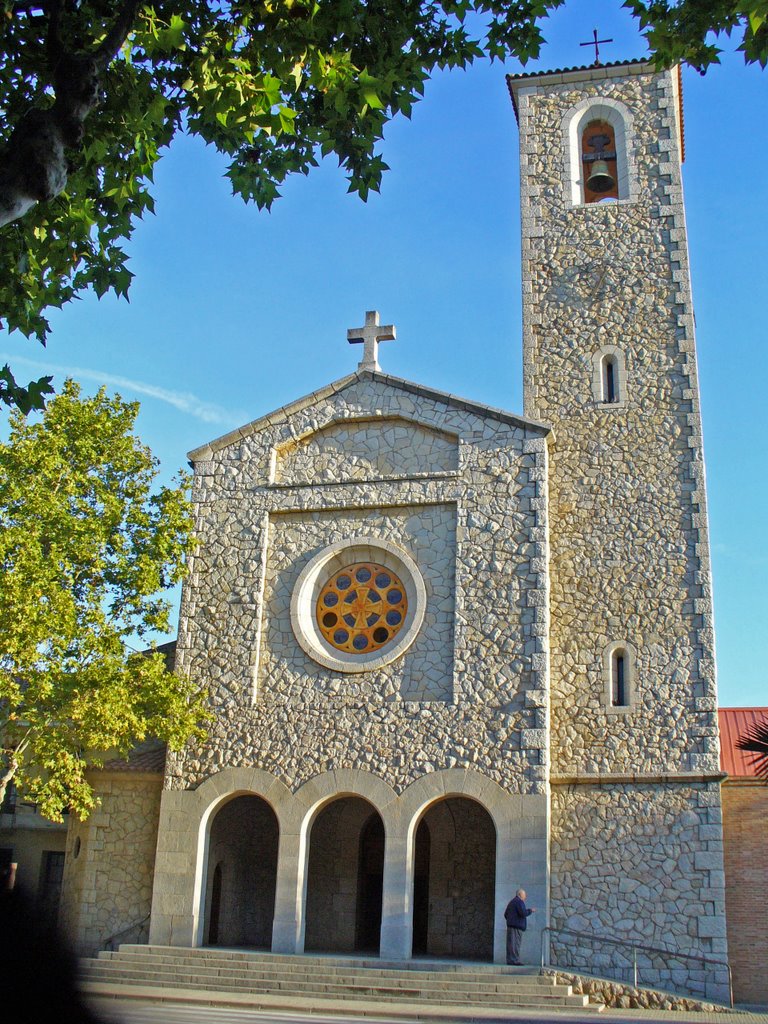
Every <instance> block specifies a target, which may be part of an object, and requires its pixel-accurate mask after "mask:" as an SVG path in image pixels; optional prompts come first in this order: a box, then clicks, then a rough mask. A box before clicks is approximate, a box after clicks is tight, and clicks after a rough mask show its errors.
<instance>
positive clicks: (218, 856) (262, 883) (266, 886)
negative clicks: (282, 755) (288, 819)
mask: <svg viewBox="0 0 768 1024" xmlns="http://www.w3.org/2000/svg"><path fill="white" fill-rule="evenodd" d="M279 838H280V836H279V828H278V824H277V818H276V817H275V812H274V811H273V810H272V808H271V807H270V806H269V804H268V803H267V802H266V801H265V800H262V799H261V797H258V796H250V795H249V796H238V797H234V798H233V799H232V800H229V801H228V802H227V803H226V804H224V806H223V807H222V808H221V810H220V811H219V812H218V813H217V814H216V817H215V818H214V820H213V823H212V825H211V834H210V840H209V844H208V886H207V891H206V919H205V931H204V937H205V939H204V941H205V942H207V943H208V944H209V945H220V946H244V947H246V948H248V949H271V947H272V921H273V918H274V916H275V886H276V883H277V848H278V842H279Z"/></svg>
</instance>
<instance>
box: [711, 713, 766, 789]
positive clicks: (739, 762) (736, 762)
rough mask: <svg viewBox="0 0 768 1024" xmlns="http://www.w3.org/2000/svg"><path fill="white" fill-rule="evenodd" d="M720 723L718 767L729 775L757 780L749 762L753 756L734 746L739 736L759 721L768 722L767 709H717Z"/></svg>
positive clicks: (753, 768)
mask: <svg viewBox="0 0 768 1024" xmlns="http://www.w3.org/2000/svg"><path fill="white" fill-rule="evenodd" d="M717 716H718V719H719V722H720V767H721V768H722V770H723V771H724V772H727V773H728V774H729V775H736V776H740V777H742V778H753V779H756V778H758V775H757V772H756V771H755V767H754V765H753V764H751V763H750V762H751V761H752V758H753V757H754V754H750V753H749V751H748V750H739V748H738V747H737V746H736V744H737V742H738V739H739V736H743V735H744V733H745V732H746V731H747V729H749V728H750V726H752V725H756V724H757V723H758V722H761V721H768V708H718V711H717Z"/></svg>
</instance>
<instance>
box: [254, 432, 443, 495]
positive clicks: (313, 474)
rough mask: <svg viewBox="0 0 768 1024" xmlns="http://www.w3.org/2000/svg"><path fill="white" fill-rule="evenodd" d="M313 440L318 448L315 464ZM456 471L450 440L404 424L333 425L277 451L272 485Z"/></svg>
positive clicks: (315, 451) (385, 477)
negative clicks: (320, 457)
mask: <svg viewBox="0 0 768 1024" xmlns="http://www.w3.org/2000/svg"><path fill="white" fill-rule="evenodd" d="M318 441H320V442H321V444H322V448H323V459H322V462H321V463H320V465H318V461H317V458H316V456H317V445H318ZM425 467H429V468H428V469H426V470H425ZM458 468H459V452H458V439H457V438H456V437H451V436H450V435H447V434H442V433H438V432H437V431H434V430H427V429H425V428H424V427H421V426H419V425H418V424H416V423H412V422H408V421H407V420H399V419H389V420H379V421H376V420H363V421H362V422H355V423H335V424H333V425H332V426H330V427H327V428H326V429H325V430H324V431H323V432H322V439H321V438H320V437H319V436H318V435H317V434H314V433H313V434H309V435H308V436H307V437H303V438H301V439H300V440H298V441H290V442H288V443H287V444H286V445H283V446H282V447H280V448H278V449H277V451H276V457H275V474H274V483H280V484H313V483H315V484H316V483H321V482H323V481H328V482H336V481H339V480H381V479H387V478H397V477H408V476H418V475H419V474H421V473H425V472H426V473H428V474H430V475H434V474H437V473H441V472H442V473H454V472H456V470H457V469H458Z"/></svg>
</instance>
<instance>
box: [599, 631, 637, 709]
mask: <svg viewBox="0 0 768 1024" xmlns="http://www.w3.org/2000/svg"><path fill="white" fill-rule="evenodd" d="M602 661H603V679H604V681H605V682H604V685H605V689H604V691H603V693H604V701H605V704H604V706H605V709H606V711H608V712H616V713H618V714H624V713H626V712H629V711H631V710H632V708H633V707H635V706H636V700H637V679H636V678H635V661H636V651H635V648H634V646H633V645H632V644H631V643H630V642H629V641H628V640H613V641H612V642H611V643H609V644H608V645H607V646H606V647H604V648H603V656H602Z"/></svg>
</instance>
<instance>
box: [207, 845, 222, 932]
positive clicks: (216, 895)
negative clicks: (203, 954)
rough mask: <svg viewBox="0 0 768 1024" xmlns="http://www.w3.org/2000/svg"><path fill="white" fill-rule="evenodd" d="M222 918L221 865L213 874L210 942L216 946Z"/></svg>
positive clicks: (209, 926)
mask: <svg viewBox="0 0 768 1024" xmlns="http://www.w3.org/2000/svg"><path fill="white" fill-rule="evenodd" d="M220 916H221V864H217V865H216V868H215V870H214V872H213V885H212V886H211V913H210V921H209V924H208V942H209V943H210V944H211V945H212V946H215V945H216V944H217V943H218V941H219V918H220Z"/></svg>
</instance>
